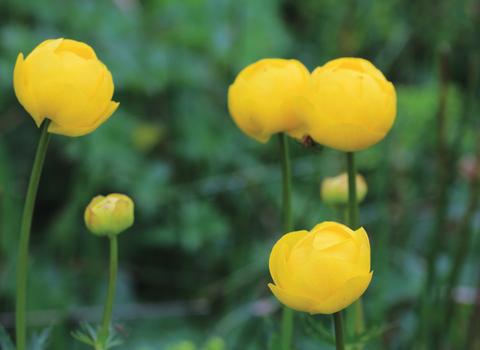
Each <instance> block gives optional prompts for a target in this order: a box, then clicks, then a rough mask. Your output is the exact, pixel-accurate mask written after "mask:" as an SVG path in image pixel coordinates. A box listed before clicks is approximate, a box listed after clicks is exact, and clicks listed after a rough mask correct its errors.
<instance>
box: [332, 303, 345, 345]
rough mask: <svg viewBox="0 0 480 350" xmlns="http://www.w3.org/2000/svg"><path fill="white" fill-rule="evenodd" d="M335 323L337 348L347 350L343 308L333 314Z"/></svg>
mask: <svg viewBox="0 0 480 350" xmlns="http://www.w3.org/2000/svg"><path fill="white" fill-rule="evenodd" d="M333 324H334V325H335V349H336V350H345V332H344V331H343V319H342V311H341V310H340V311H338V312H335V313H334V314H333Z"/></svg>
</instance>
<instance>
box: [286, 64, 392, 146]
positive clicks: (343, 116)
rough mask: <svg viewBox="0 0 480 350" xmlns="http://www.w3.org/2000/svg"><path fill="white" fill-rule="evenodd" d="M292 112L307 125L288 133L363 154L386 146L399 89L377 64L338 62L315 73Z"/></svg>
mask: <svg viewBox="0 0 480 350" xmlns="http://www.w3.org/2000/svg"><path fill="white" fill-rule="evenodd" d="M293 108H294V110H295V113H296V114H297V116H298V118H299V119H301V120H302V121H303V122H304V123H305V125H304V127H303V128H298V129H296V130H293V131H291V132H289V135H290V136H292V137H295V138H297V139H302V138H303V137H304V136H305V135H306V134H307V135H310V137H311V138H312V139H313V140H314V141H316V142H318V143H320V144H322V145H325V146H328V147H331V148H334V149H338V150H340V151H345V152H353V151H361V150H363V149H365V148H368V147H370V146H373V145H374V144H376V143H377V142H379V141H380V140H382V139H383V138H384V137H385V135H386V134H387V132H388V131H389V130H390V128H391V127H392V125H393V122H394V120H395V115H396V110H397V96H396V94H395V89H394V87H393V85H392V83H390V82H389V81H387V80H386V79H385V77H384V76H383V74H382V72H380V71H379V70H378V69H377V68H375V66H374V65H373V64H371V63H370V62H368V61H366V60H364V59H361V58H340V59H336V60H333V61H330V62H328V63H327V64H326V65H324V66H323V67H318V68H317V69H315V70H314V71H313V73H312V74H311V76H310V79H309V80H308V82H307V85H306V87H305V90H304V91H303V93H302V95H301V96H296V97H295V98H294V99H293Z"/></svg>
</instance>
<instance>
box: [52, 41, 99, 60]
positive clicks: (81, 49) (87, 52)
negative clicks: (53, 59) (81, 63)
mask: <svg viewBox="0 0 480 350" xmlns="http://www.w3.org/2000/svg"><path fill="white" fill-rule="evenodd" d="M61 51H69V52H73V53H74V54H76V55H77V56H80V57H82V58H84V59H86V60H97V55H96V54H95V51H93V49H92V48H91V47H90V46H88V45H87V44H85V43H82V42H79V41H75V40H70V39H65V40H62V41H61V43H60V45H58V46H57V47H56V48H55V53H59V52H61Z"/></svg>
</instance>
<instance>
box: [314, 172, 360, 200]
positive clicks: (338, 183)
mask: <svg viewBox="0 0 480 350" xmlns="http://www.w3.org/2000/svg"><path fill="white" fill-rule="evenodd" d="M356 185H357V203H360V202H361V201H363V200H364V199H365V196H366V195H367V183H366V182H365V179H364V178H363V176H362V175H360V174H357V183H356ZM320 197H321V198H322V201H323V202H324V203H325V204H326V205H329V206H331V207H342V206H346V205H348V174H347V173H346V172H344V173H341V174H340V175H338V176H335V177H326V178H325V179H323V181H322V184H321V185H320Z"/></svg>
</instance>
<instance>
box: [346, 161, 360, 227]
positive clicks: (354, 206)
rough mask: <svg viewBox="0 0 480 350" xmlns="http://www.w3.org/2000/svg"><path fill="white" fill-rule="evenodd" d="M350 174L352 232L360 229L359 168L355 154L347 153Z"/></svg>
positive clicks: (350, 219) (349, 203) (349, 211)
mask: <svg viewBox="0 0 480 350" xmlns="http://www.w3.org/2000/svg"><path fill="white" fill-rule="evenodd" d="M347 172H348V222H347V226H348V227H350V228H351V229H352V230H357V229H358V203H357V167H356V165H355V153H353V152H347Z"/></svg>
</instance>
